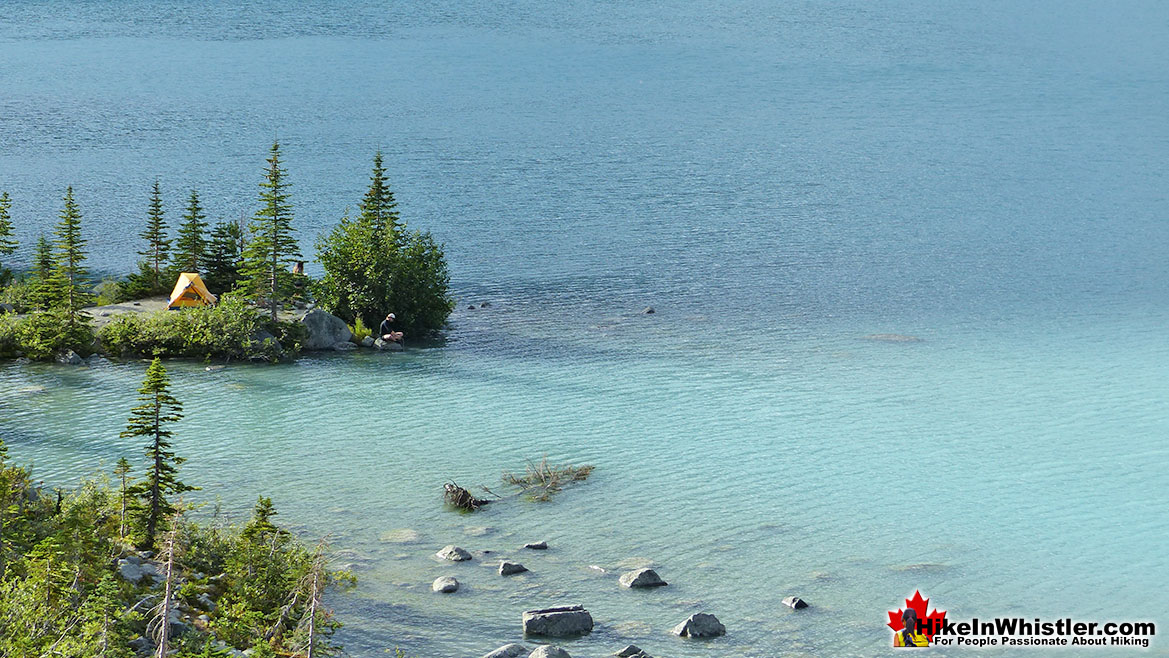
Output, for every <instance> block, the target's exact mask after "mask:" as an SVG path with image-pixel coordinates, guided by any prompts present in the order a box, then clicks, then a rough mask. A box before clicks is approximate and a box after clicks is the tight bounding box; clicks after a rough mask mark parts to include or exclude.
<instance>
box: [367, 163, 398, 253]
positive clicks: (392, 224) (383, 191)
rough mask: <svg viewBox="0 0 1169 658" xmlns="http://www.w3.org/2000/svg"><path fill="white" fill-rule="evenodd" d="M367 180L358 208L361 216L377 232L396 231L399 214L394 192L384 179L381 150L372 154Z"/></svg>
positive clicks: (384, 172) (384, 171)
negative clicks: (371, 163)
mask: <svg viewBox="0 0 1169 658" xmlns="http://www.w3.org/2000/svg"><path fill="white" fill-rule="evenodd" d="M369 181H370V184H369V191H368V192H366V193H365V198H363V199H362V200H361V206H360V207H359V208H358V210H359V211H360V215H361V218H362V219H363V220H364V221H367V222H369V223H370V224H372V225H373V226H374V228H375V229H377V231H378V232H379V233H381V232H383V231H386V230H390V231H393V232H397V230H398V221H399V216H398V211H397V210H395V208H397V207H398V203H397V201H395V200H394V193H393V192H392V191H391V190H390V186H389V183H388V182H387V179H386V170H385V167H384V166H382V152H381V151H378V152H377V153H375V154H374V156H373V175H372V176H370V178H369Z"/></svg>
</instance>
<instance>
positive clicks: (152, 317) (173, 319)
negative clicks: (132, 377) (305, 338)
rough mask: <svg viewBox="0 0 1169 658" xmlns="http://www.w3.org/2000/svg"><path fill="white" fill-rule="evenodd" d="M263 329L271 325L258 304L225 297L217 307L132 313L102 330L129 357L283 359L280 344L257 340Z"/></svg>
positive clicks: (107, 342)
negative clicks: (257, 311) (261, 316)
mask: <svg viewBox="0 0 1169 658" xmlns="http://www.w3.org/2000/svg"><path fill="white" fill-rule="evenodd" d="M261 329H263V330H268V327H267V326H266V323H265V322H264V320H263V319H261V318H260V316H259V315H257V314H256V310H255V309H254V308H253V307H251V306H249V305H248V304H247V303H246V302H244V301H243V300H241V299H238V298H233V297H230V296H224V297H223V298H221V299H220V302H219V304H218V305H216V306H201V307H194V308H185V309H180V310H176V311H159V312H157V313H151V314H141V315H140V314H129V313H128V314H126V315H123V316H121V317H118V318H117V319H115V320H114V321H113V322H111V323H109V324H107V325H106V326H104V327H102V328H101V331H100V332H99V334H98V335H99V337H100V338H101V341H102V344H103V345H104V346H105V348H106V350H107V351H108V352H109V353H110V354H118V355H124V356H129V355H142V356H158V357H191V358H220V359H247V358H253V357H263V358H265V359H268V360H276V359H279V358H280V357H281V356H282V351H281V350H280V349H279V348H277V347H276V345H275V344H273V343H272V342H271V341H263V342H261V341H260V340H258V339H257V334H258V333H259V332H260V330H261ZM276 329H277V331H280V327H276ZM290 331H292V330H286V332H290ZM273 333H274V335H277V334H276V332H273ZM277 338H279V336H278V335H277Z"/></svg>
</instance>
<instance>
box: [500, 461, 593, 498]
mask: <svg viewBox="0 0 1169 658" xmlns="http://www.w3.org/2000/svg"><path fill="white" fill-rule="evenodd" d="M593 468H594V467H593V466H591V465H589V464H586V465H584V466H573V465H572V464H564V465H561V466H553V465H552V464H549V463H548V458H547V457H545V458H543V459H541V460H540V463H538V464H537V463H535V462H533V461H531V460H529V461H528V463H527V466H526V468H525V470H524V473H523V474H521V475H516V474H513V473H507V472H505V473H504V474H503V481H504V482H506V483H507V484H510V485H512V486H515V487H519V488H520V489H521V490H522V493H524V494H526V495H527V497H528V498H529V499H531V500H548V499H550V498H551V497H552V495H553V494H556V493H559V492H560V490H561V489H562V488H563V485H565V484H569V483H572V482H580V481H582V480H584V479H586V478H588V476H589V474H590V473H592V472H593Z"/></svg>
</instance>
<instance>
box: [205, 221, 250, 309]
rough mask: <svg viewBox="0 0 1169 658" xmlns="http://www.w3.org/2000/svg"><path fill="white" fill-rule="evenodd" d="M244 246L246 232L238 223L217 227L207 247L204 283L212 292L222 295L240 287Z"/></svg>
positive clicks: (221, 223) (226, 223) (221, 224)
mask: <svg viewBox="0 0 1169 658" xmlns="http://www.w3.org/2000/svg"><path fill="white" fill-rule="evenodd" d="M244 244H245V242H244V230H243V227H242V226H240V224H239V223H238V222H220V223H218V224H216V225H215V230H213V231H212V232H211V242H210V244H208V245H207V257H206V260H205V261H204V268H205V275H204V276H203V283H205V284H207V288H209V289H210V290H211V292H213V293H215V294H217V295H221V294H223V293H225V292H230V291H231V290H232V289H234V288H235V287H236V286H237V285H239V283H240V264H241V263H240V261H241V259H242V257H243V249H244Z"/></svg>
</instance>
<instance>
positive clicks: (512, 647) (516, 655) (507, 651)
mask: <svg viewBox="0 0 1169 658" xmlns="http://www.w3.org/2000/svg"><path fill="white" fill-rule="evenodd" d="M529 653H531V652H530V651H528V648H527V647H525V646H524V645H522V644H516V643H515V642H512V643H511V644H505V645H503V646H502V647H499V648H498V649H496V650H495V651H492V652H491V653H489V654H487V655H485V656H483V658H520V656H526V655H528V654H529Z"/></svg>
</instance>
